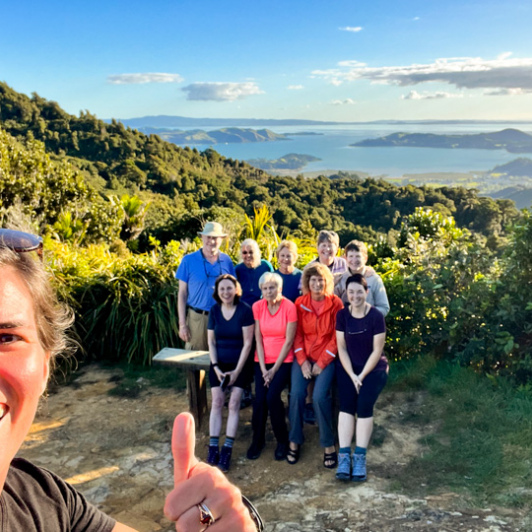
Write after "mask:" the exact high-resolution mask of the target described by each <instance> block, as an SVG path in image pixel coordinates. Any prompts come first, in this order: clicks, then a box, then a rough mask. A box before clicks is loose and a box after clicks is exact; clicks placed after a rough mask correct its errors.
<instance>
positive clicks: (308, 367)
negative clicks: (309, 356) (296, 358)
mask: <svg viewBox="0 0 532 532" xmlns="http://www.w3.org/2000/svg"><path fill="white" fill-rule="evenodd" d="M322 371H323V370H322V369H321V368H320V366H318V364H317V363H314V364H311V363H310V362H309V361H308V360H305V362H303V364H301V373H303V377H305V379H312V377H317V376H318V375H319V374H320V373H321V372H322Z"/></svg>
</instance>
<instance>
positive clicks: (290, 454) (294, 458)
mask: <svg viewBox="0 0 532 532" xmlns="http://www.w3.org/2000/svg"><path fill="white" fill-rule="evenodd" d="M300 454H301V447H298V448H297V449H291V448H290V447H288V451H287V452H286V461H287V462H288V463H289V464H290V465H295V464H297V463H298V462H299V455H300ZM290 458H291V460H290Z"/></svg>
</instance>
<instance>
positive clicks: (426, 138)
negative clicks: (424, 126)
mask: <svg viewBox="0 0 532 532" xmlns="http://www.w3.org/2000/svg"><path fill="white" fill-rule="evenodd" d="M351 146H355V147H356V146H361V147H382V146H401V147H409V146H410V147H414V148H445V149H476V150H506V151H508V152H510V153H532V135H529V134H528V133H524V132H523V131H520V130H518V129H503V130H502V131H496V132H494V133H477V134H473V135H472V134H469V135H436V134H434V133H392V134H391V135H387V136H385V137H380V138H377V139H365V140H361V141H360V142H356V143H355V144H351Z"/></svg>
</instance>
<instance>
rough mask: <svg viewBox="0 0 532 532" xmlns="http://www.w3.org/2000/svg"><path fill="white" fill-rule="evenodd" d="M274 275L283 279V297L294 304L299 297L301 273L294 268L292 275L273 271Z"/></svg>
mask: <svg viewBox="0 0 532 532" xmlns="http://www.w3.org/2000/svg"><path fill="white" fill-rule="evenodd" d="M275 273H278V274H279V275H280V276H281V277H282V278H283V296H284V297H286V299H289V300H290V301H292V303H295V302H296V299H297V298H298V297H299V296H300V295H301V291H300V289H299V286H300V284H301V275H302V274H303V272H302V271H301V270H298V269H297V268H295V269H294V271H293V272H292V273H281V272H280V271H279V270H275Z"/></svg>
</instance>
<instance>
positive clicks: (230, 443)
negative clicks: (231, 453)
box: [224, 436, 235, 449]
mask: <svg viewBox="0 0 532 532" xmlns="http://www.w3.org/2000/svg"><path fill="white" fill-rule="evenodd" d="M233 443H235V439H234V438H230V437H229V436H226V437H225V442H224V447H229V448H230V449H232V448H233Z"/></svg>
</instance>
